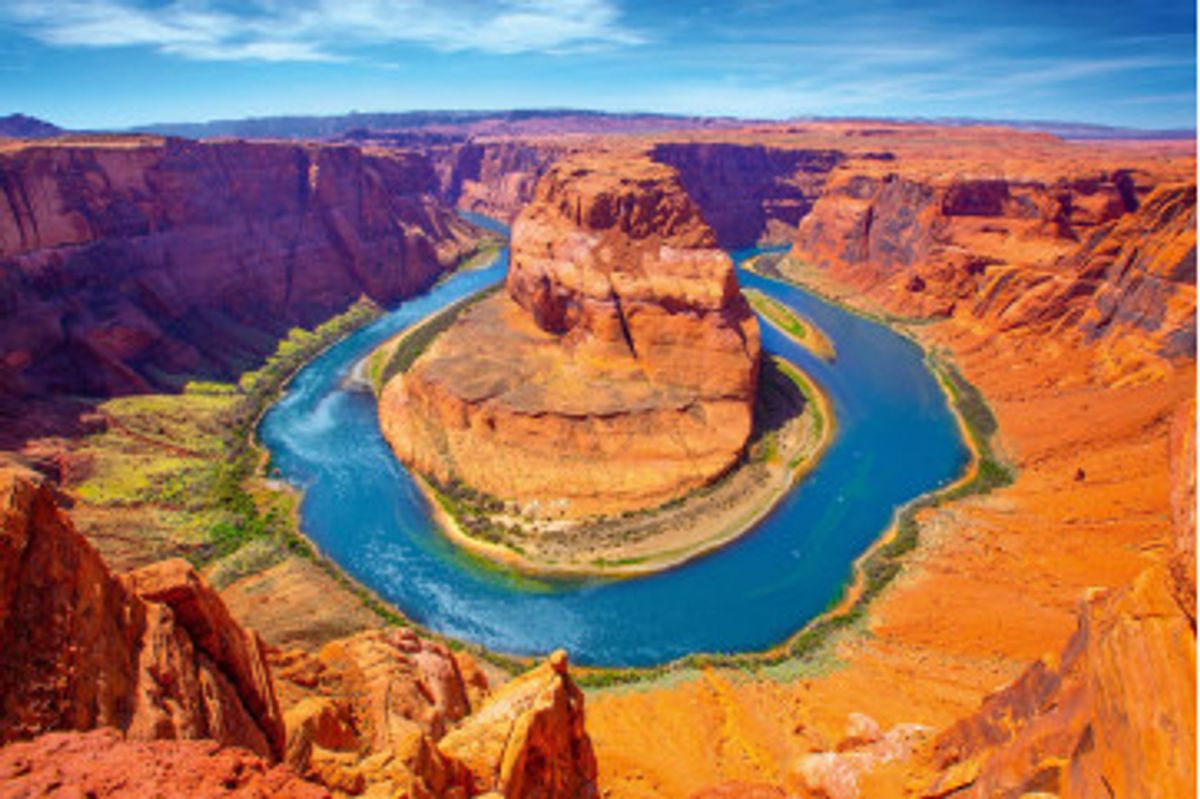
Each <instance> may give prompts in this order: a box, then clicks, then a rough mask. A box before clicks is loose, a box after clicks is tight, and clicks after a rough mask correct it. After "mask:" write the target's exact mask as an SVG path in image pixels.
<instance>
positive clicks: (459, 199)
mask: <svg viewBox="0 0 1200 799" xmlns="http://www.w3.org/2000/svg"><path fill="white" fill-rule="evenodd" d="M572 149H574V147H573V146H572V144H571V143H569V142H567V141H561V140H553V139H552V140H548V141H539V140H536V139H534V140H521V139H512V140H509V139H496V140H487V141H482V142H480V141H470V142H467V143H465V144H455V145H446V146H441V147H433V148H430V151H429V157H430V160H431V161H432V163H433V167H434V171H435V172H436V174H437V178H438V194H439V196H440V197H442V198H443V199H444V200H445V201H446V202H447V203H449V204H451V205H454V206H456V207H458V208H462V209H463V210H466V211H474V212H476V213H480V214H483V215H485V216H490V217H494V218H496V219H500V220H502V221H504V222H508V223H511V222H512V221H513V220H514V219H516V218H517V214H519V213H520V212H521V209H522V208H524V207H525V205H526V203H528V202H529V201H530V200H531V199H532V198H533V192H534V188H535V187H536V186H537V182H538V180H539V179H540V178H541V177H542V175H543V174H545V173H546V170H548V169H549V168H550V166H551V164H553V163H554V162H555V161H557V160H558V159H559V158H561V157H563V156H564V155H566V154H567V153H569V152H571V151H572Z"/></svg>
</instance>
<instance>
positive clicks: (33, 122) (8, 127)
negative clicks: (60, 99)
mask: <svg viewBox="0 0 1200 799" xmlns="http://www.w3.org/2000/svg"><path fill="white" fill-rule="evenodd" d="M63 132H64V131H63V129H62V128H60V127H58V126H57V125H53V124H51V123H49V122H47V121H45V120H44V119H38V118H37V117H31V116H26V115H25V114H9V115H8V116H6V117H0V137H3V138H7V139H48V138H51V137H53V136H59V135H61V134H62V133H63Z"/></svg>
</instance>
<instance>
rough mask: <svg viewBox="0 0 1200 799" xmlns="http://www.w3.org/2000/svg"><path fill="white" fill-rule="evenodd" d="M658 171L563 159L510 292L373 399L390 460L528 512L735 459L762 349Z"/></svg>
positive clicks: (646, 496) (707, 478)
mask: <svg viewBox="0 0 1200 799" xmlns="http://www.w3.org/2000/svg"><path fill="white" fill-rule="evenodd" d="M716 244H717V243H716V238H715V236H714V234H713V232H712V229H711V228H709V227H708V226H707V225H706V224H705V223H704V221H703V219H702V218H701V217H700V214H699V211H698V210H697V209H696V206H695V204H694V203H692V202H691V201H690V200H689V199H688V196H687V194H686V193H685V192H684V191H683V188H682V186H681V185H680V183H679V181H678V178H677V177H676V175H675V173H674V171H673V170H671V169H670V168H668V167H665V166H662V165H660V164H656V163H655V162H653V161H650V160H649V159H647V158H645V157H640V156H637V155H630V154H628V153H625V154H613V155H595V156H588V157H586V158H584V157H574V158H569V159H566V160H563V161H560V162H558V163H557V164H556V165H555V166H554V167H553V168H552V169H551V170H550V171H549V172H548V173H547V174H546V176H545V177H544V178H543V179H542V181H541V182H540V183H539V187H538V194H537V198H536V200H535V201H534V202H533V203H532V204H531V205H530V206H528V207H527V208H526V210H525V211H524V212H522V214H521V216H520V218H519V219H518V220H517V222H516V224H515V226H514V229H513V244H512V265H511V267H510V270H509V276H508V282H507V287H506V288H507V292H506V294H504V295H500V296H497V297H493V298H489V299H487V300H484V301H483V302H480V303H478V304H477V305H475V306H473V307H472V308H470V309H468V310H466V311H464V312H463V313H462V314H461V315H460V316H459V318H458V320H457V321H456V322H455V324H454V325H453V326H452V327H451V328H450V330H448V331H447V332H446V333H443V334H442V335H441V336H440V337H438V338H437V340H436V341H435V342H434V344H433V345H432V346H431V347H430V349H429V350H428V351H427V352H426V353H425V354H424V355H423V356H422V357H421V358H420V359H419V360H418V361H417V362H416V363H415V364H413V366H412V367H411V368H410V369H409V371H408V372H406V373H404V374H402V375H399V376H397V377H396V378H393V379H392V380H391V381H390V382H389V383H388V385H387V386H386V387H385V389H384V391H383V394H382V396H381V399H380V419H381V423H382V427H383V431H384V435H385V436H386V437H387V439H388V441H389V443H390V444H391V445H392V447H393V449H394V450H395V451H396V453H397V455H398V456H399V457H400V459H401V460H403V461H404V462H405V463H407V464H409V465H410V466H413V467H415V468H416V469H417V470H418V471H420V472H422V473H424V474H426V475H430V476H432V477H433V478H435V479H436V480H437V481H439V482H440V483H443V484H451V483H453V482H455V481H459V482H462V483H465V484H466V485H468V486H470V487H472V488H473V489H475V490H477V491H480V492H483V493H485V494H488V495H491V496H493V497H497V498H500V499H503V500H510V501H515V502H517V503H519V504H520V505H521V506H523V507H524V508H525V509H527V510H531V509H532V510H535V511H536V512H537V513H540V514H543V515H547V514H548V515H551V516H571V517H582V516H587V515H592V514H598V513H599V514H608V513H614V512H620V511H623V510H628V509H633V508H645V507H652V506H655V505H658V504H661V503H663V502H666V501H668V500H671V499H674V498H676V497H679V496H682V495H683V494H686V493H687V492H688V491H691V490H692V489H695V488H697V487H700V486H703V485H705V484H707V483H709V482H711V481H712V480H714V479H715V478H717V477H719V476H720V475H721V474H723V473H724V472H726V471H727V470H728V469H729V468H730V467H731V466H732V465H733V464H734V463H736V462H737V460H738V458H739V457H740V456H741V454H742V451H743V448H744V445H745V443H746V440H747V437H748V436H749V434H750V428H751V421H752V413H751V409H752V406H753V401H754V395H755V387H756V382H757V374H758V362H759V335H758V327H757V323H756V321H755V319H754V316H753V314H752V313H751V311H750V308H749V305H748V304H747V302H746V300H745V298H744V297H743V296H742V294H741V292H740V290H739V289H738V284H737V278H736V276H735V274H734V271H733V266H732V263H731V262H730V260H729V257H728V256H727V255H725V253H724V252H722V251H720V250H719V249H717V246H716Z"/></svg>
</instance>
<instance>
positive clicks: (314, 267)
mask: <svg viewBox="0 0 1200 799" xmlns="http://www.w3.org/2000/svg"><path fill="white" fill-rule="evenodd" d="M0 189H2V191H0V393H6V394H10V395H11V394H44V393H48V392H49V393H76V394H78V393H82V394H87V395H93V396H94V395H108V394H114V393H124V392H134V391H144V390H147V389H149V388H160V389H161V388H163V387H170V386H171V385H172V383H173V381H175V380H177V379H179V378H182V377H184V376H195V375H198V374H208V375H219V376H225V377H228V376H232V375H236V374H238V373H239V372H240V371H242V370H243V369H245V368H246V367H247V366H248V365H250V364H252V363H254V362H255V361H256V359H257V358H259V357H261V356H262V355H263V354H264V353H265V352H266V351H268V350H269V349H270V348H271V347H273V345H274V341H275V339H276V338H277V337H278V336H280V335H281V334H282V333H285V332H286V331H287V329H288V328H289V327H291V326H293V325H297V324H300V325H311V324H313V323H316V322H319V321H323V320H324V319H325V318H327V317H328V316H330V315H332V314H333V313H335V312H338V311H340V310H342V309H344V308H345V307H346V306H347V305H349V304H350V303H351V302H352V301H354V300H355V299H356V298H358V297H359V296H361V295H364V294H365V295H367V296H369V297H372V298H374V299H376V300H379V301H382V302H392V301H395V300H398V299H400V298H402V297H405V296H407V295H410V294H412V293H414V292H416V291H418V290H420V289H423V288H425V287H427V286H429V285H430V284H431V283H432V282H433V281H434V280H435V279H436V278H437V277H438V276H439V275H440V274H441V273H442V271H443V270H445V269H446V268H447V267H449V266H451V265H453V264H455V263H456V262H457V261H458V259H459V258H460V257H461V256H462V255H463V254H464V252H465V251H467V250H468V249H469V247H470V246H471V244H472V242H473V237H474V236H475V232H474V231H473V230H472V229H471V228H470V227H469V226H467V225H466V224H465V223H463V222H461V221H460V220H459V219H458V218H457V217H456V216H455V215H454V213H453V212H452V211H450V209H448V208H446V207H445V206H444V205H442V204H441V203H440V202H439V201H438V200H436V199H434V196H433V192H434V191H435V190H436V181H435V177H434V174H433V171H432V169H431V166H430V164H429V162H428V160H427V159H426V158H424V157H423V156H421V155H418V154H415V153H408V152H400V151H362V150H359V149H358V148H355V147H349V146H319V145H302V144H282V143H258V144H249V143H244V142H237V141H225V142H208V143H198V142H188V141H181V140H176V139H165V140H164V139H157V138H150V137H140V138H130V137H126V138H121V137H105V138H97V139H95V140H83V141H76V140H63V141H57V142H49V143H37V144H34V143H16V144H10V145H4V146H3V147H2V148H0Z"/></svg>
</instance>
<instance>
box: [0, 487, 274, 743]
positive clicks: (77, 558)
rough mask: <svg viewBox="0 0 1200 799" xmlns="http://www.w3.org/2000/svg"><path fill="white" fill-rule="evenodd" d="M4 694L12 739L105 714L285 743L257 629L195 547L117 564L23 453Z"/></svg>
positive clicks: (3, 569) (8, 575) (130, 729)
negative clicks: (133, 566)
mask: <svg viewBox="0 0 1200 799" xmlns="http://www.w3.org/2000/svg"><path fill="white" fill-rule="evenodd" d="M0 703H2V708H3V712H2V713H0V742H4V741H11V740H16V739H21V738H29V737H32V736H34V735H37V734H39V733H42V732H46V731H48V730H88V729H92V728H94V727H101V726H104V727H114V728H116V729H119V730H122V731H124V733H125V734H126V735H127V736H128V737H130V738H133V739H139V740H153V739H160V738H182V739H197V738H211V739H214V740H216V741H219V742H221V743H225V744H232V745H237V746H242V747H245V748H247V749H249V750H251V751H253V752H255V753H257V754H259V755H261V756H262V757H265V758H267V759H271V760H274V759H277V758H279V757H280V756H282V754H283V744H284V735H283V730H284V728H283V719H282V716H281V714H280V712H279V708H278V704H277V702H276V699H275V693H274V688H273V686H272V684H271V679H270V675H269V672H268V670H267V665H266V660H265V656H264V653H263V646H262V644H261V642H260V641H259V639H258V637H257V636H256V635H254V634H253V633H251V632H247V631H246V630H244V629H242V628H241V627H240V626H238V625H237V624H236V623H235V622H234V621H233V620H232V618H231V617H230V616H229V614H228V611H226V609H225V606H224V604H223V603H222V602H221V600H220V598H219V597H218V596H217V595H216V593H215V592H213V591H212V589H211V588H209V587H208V585H207V584H206V583H205V582H204V581H203V579H202V578H200V577H199V576H198V575H197V574H196V573H195V572H194V571H193V570H192V569H191V567H190V566H189V565H188V564H187V563H185V562H183V561H166V562H163V563H161V564H155V565H153V566H149V567H146V568H145V569H142V570H139V571H137V572H134V573H132V574H130V575H128V576H125V577H116V576H114V575H113V574H111V573H110V572H109V571H108V568H107V567H106V566H105V564H104V562H103V561H102V560H101V558H100V556H99V554H97V553H96V551H95V550H94V549H93V548H92V547H91V545H90V544H88V542H87V541H86V540H84V538H83V537H82V536H81V535H79V534H78V533H77V532H76V531H75V530H74V528H73V526H72V525H71V522H70V520H69V519H68V518H67V517H66V516H65V515H64V514H63V513H62V512H61V511H60V510H59V509H58V508H57V505H56V502H55V497H54V493H53V491H52V489H51V488H50V487H49V486H48V485H47V484H46V483H45V482H44V481H43V480H42V479H41V478H40V477H38V476H36V475H34V474H33V473H32V472H28V471H25V470H23V469H20V468H17V467H4V468H3V469H0Z"/></svg>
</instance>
